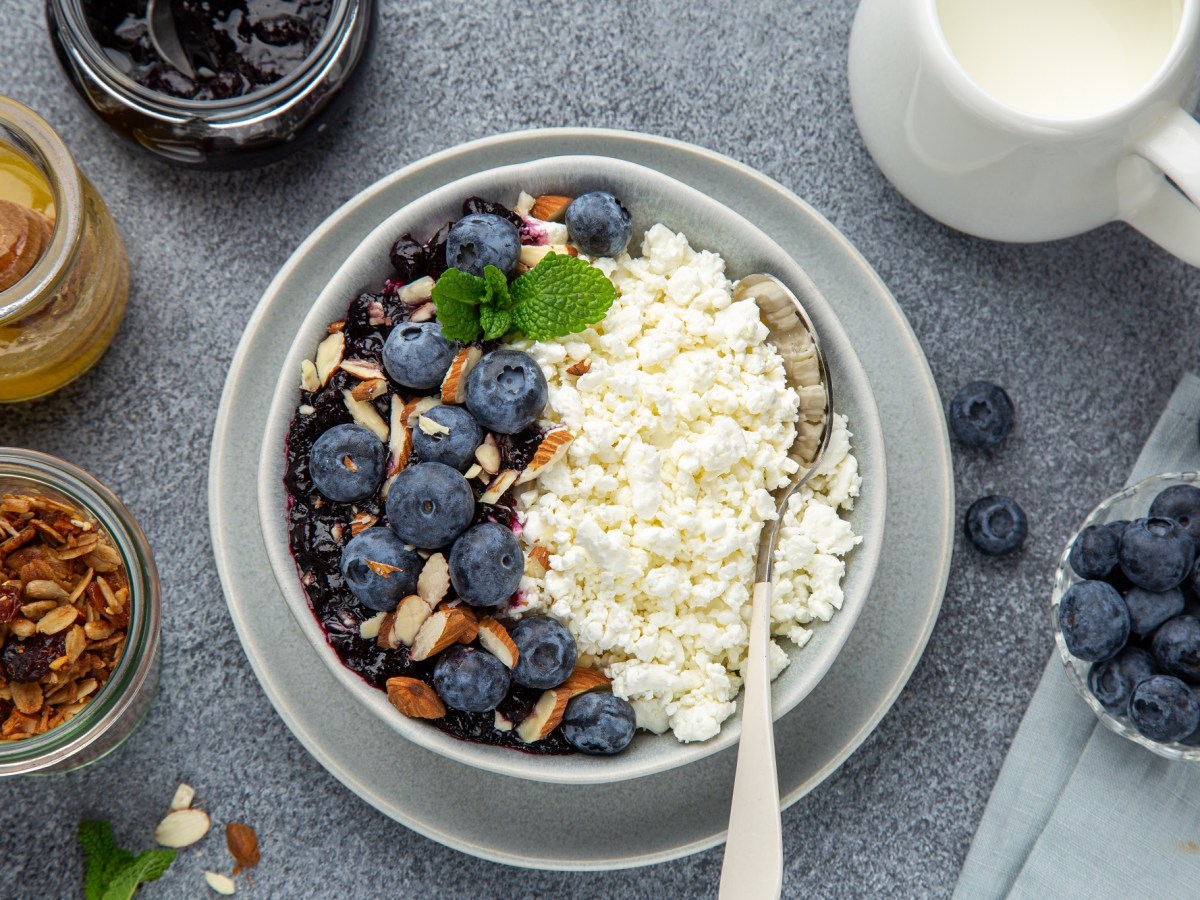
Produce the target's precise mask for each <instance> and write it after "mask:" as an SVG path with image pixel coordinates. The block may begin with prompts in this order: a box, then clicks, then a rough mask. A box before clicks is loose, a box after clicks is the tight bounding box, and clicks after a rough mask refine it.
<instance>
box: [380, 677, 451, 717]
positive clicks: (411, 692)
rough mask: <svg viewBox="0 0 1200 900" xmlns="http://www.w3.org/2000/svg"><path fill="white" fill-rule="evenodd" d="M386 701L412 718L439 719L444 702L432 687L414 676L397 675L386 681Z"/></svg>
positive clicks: (444, 707)
mask: <svg viewBox="0 0 1200 900" xmlns="http://www.w3.org/2000/svg"><path fill="white" fill-rule="evenodd" d="M386 687H387V696H388V702H389V703H391V704H392V706H394V707H396V709H398V710H399V711H400V712H402V713H403V714H404V715H406V716H408V717H409V718H413V719H440V718H441V717H442V716H444V715H446V704H444V703H443V702H442V698H441V697H439V696H438V695H437V692H436V691H434V689H433V688H432V687H430V686H429V685H428V684H426V683H425V682H423V681H420V680H418V679H416V678H407V677H405V676H397V677H395V678H389V679H388V680H387V682H386Z"/></svg>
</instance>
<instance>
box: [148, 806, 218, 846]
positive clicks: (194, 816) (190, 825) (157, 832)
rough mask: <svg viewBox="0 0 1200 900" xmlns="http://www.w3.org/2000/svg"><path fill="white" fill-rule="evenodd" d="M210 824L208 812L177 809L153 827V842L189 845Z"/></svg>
mask: <svg viewBox="0 0 1200 900" xmlns="http://www.w3.org/2000/svg"><path fill="white" fill-rule="evenodd" d="M211 826H212V823H211V822H210V821H209V818H208V813H206V812H205V811H204V810H202V809H177V810H175V811H174V812H171V813H167V816H166V818H164V819H163V820H162V821H161V822H159V823H158V827H157V828H155V829H154V842H155V843H156V844H159V845H160V846H163V847H174V848H176V849H178V848H180V847H190V846H191V845H192V844H194V843H196V841H198V840H200V839H201V838H202V837H204V836H205V835H206V834H208V829H209V828H210V827H211Z"/></svg>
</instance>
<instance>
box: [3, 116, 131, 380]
mask: <svg viewBox="0 0 1200 900" xmlns="http://www.w3.org/2000/svg"><path fill="white" fill-rule="evenodd" d="M128 294H129V263H128V260H127V259H126V256H125V245H124V244H123V243H122V242H121V236H120V234H119V233H118V232H117V228H116V225H115V224H114V223H113V220H112V217H111V216H110V215H109V213H108V209H107V208H106V207H105V205H104V202H103V201H102V200H101V199H100V195H99V194H97V193H96V190H95V188H93V187H92V185H91V183H90V182H89V181H88V180H87V178H86V177H84V175H83V173H82V172H80V171H79V169H78V167H77V166H76V165H75V160H74V159H73V158H72V157H71V153H70V151H68V150H67V148H66V145H65V144H63V142H62V140H61V139H60V138H59V137H58V135H57V134H55V133H54V130H53V129H52V128H51V127H50V126H49V125H47V124H46V122H45V121H43V120H42V119H41V118H40V117H39V116H38V115H37V114H35V113H34V112H33V111H32V110H30V109H28V108H26V107H24V106H22V105H21V104H19V103H16V102H15V101H13V100H9V99H6V98H4V97H0V402H12V401H16V400H30V399H33V398H34V397H40V396H42V395H44V394H49V393H51V392H52V391H56V390H58V389H59V388H60V387H62V386H63V385H65V384H67V383H68V382H70V381H73V380H74V379H75V378H78V377H79V376H80V375H82V374H83V373H84V372H86V371H87V370H88V369H90V368H91V367H92V366H93V365H94V364H95V363H96V361H97V360H98V359H100V357H101V356H102V355H104V351H105V350H106V349H108V345H109V344H110V343H111V342H112V339H113V335H115V334H116V331H117V327H118V326H119V325H120V323H121V316H122V315H123V314H124V312H125V301H126V298H127V296H128Z"/></svg>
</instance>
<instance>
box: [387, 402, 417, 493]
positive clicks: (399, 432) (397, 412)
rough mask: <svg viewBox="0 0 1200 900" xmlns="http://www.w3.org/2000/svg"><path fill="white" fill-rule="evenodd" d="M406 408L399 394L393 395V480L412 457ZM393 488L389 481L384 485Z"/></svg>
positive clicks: (390, 453)
mask: <svg viewBox="0 0 1200 900" xmlns="http://www.w3.org/2000/svg"><path fill="white" fill-rule="evenodd" d="M406 408H407V407H405V406H404V404H403V403H402V401H401V400H400V396H399V395H398V394H392V414H391V420H392V427H391V432H392V433H391V437H390V438H389V439H388V464H387V477H388V478H389V479H391V478H392V477H393V476H395V474H396V473H397V472H399V471H400V470H401V469H403V468H404V467H405V466H407V465H408V458H409V457H410V456H411V455H412V432H411V431H409V428H411V427H412V426H410V425H409V424H408V423H407V422H406V421H405V415H404V410H405V409H406ZM390 486H391V482H390V481H389V482H388V483H387V484H385V485H384V488H385V489H386V488H387V487H390ZM383 499H384V500H386V499H387V495H386V494H384V495H383Z"/></svg>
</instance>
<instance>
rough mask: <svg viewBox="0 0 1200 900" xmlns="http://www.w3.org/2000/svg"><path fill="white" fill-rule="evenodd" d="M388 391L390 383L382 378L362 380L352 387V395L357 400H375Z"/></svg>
mask: <svg viewBox="0 0 1200 900" xmlns="http://www.w3.org/2000/svg"><path fill="white" fill-rule="evenodd" d="M387 392H388V383H387V381H385V380H384V379H382V378H373V379H371V380H370V381H360V382H359V383H358V384H356V385H355V386H354V387H353V388H351V389H350V394H351V396H353V397H354V399H355V400H375V399H378V398H379V397H382V396H383V395H384V394H386V393H387Z"/></svg>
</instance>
